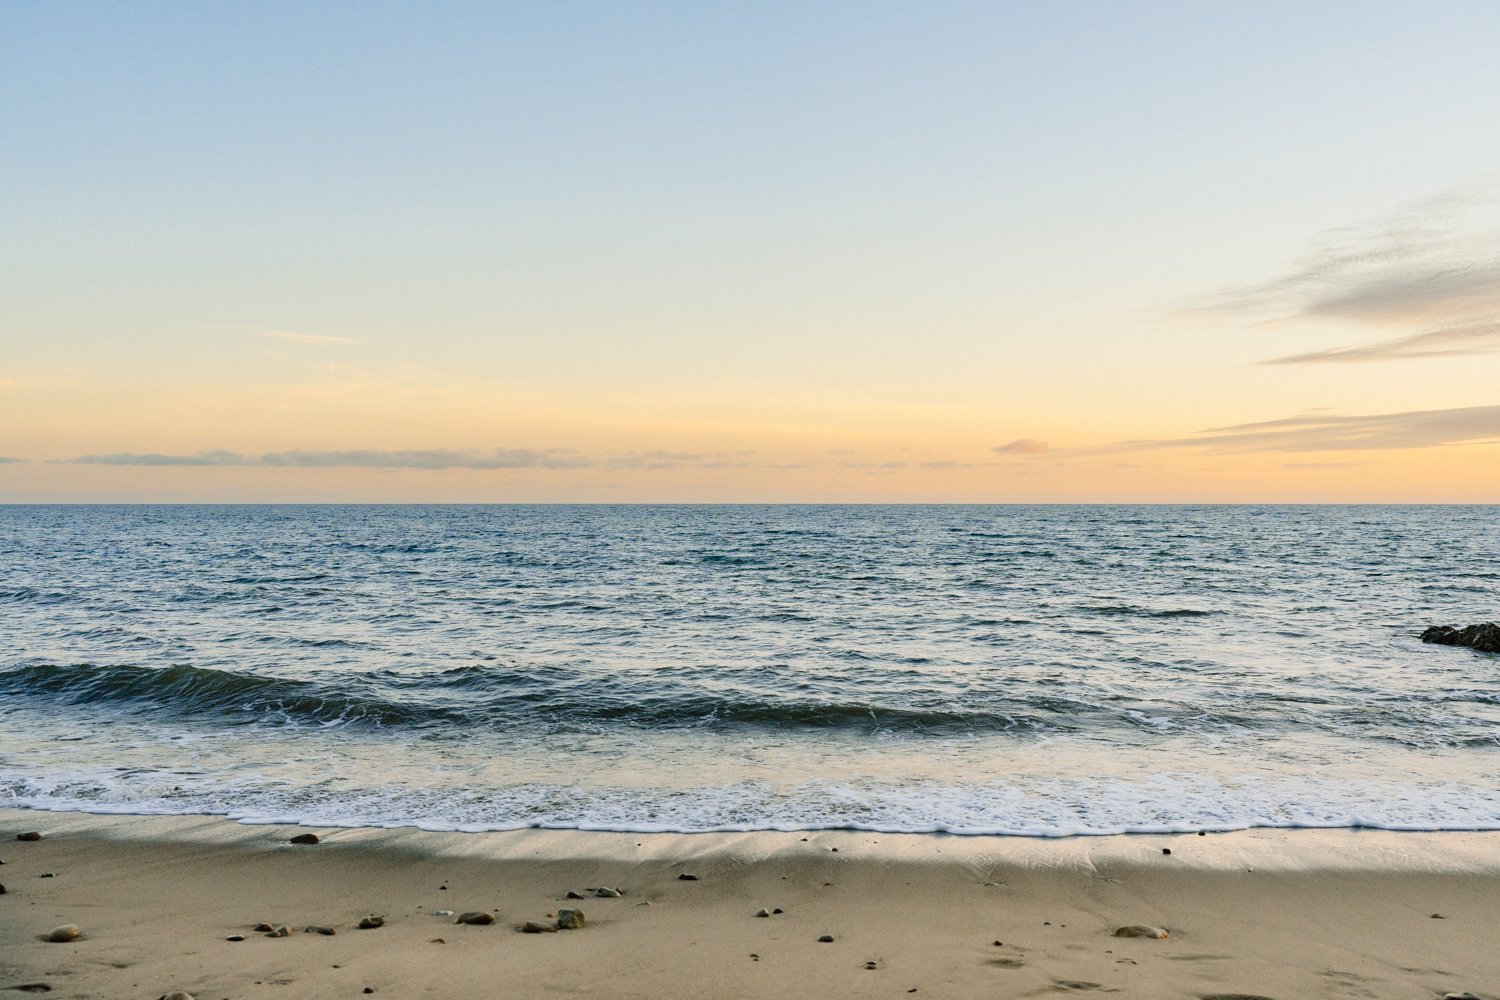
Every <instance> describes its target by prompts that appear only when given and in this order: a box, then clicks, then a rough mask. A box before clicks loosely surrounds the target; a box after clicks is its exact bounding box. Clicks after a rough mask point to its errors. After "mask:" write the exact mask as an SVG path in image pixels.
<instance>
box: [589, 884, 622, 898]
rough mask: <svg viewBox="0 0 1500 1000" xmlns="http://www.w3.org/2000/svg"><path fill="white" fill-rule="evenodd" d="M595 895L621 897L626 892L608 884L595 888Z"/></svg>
mask: <svg viewBox="0 0 1500 1000" xmlns="http://www.w3.org/2000/svg"><path fill="white" fill-rule="evenodd" d="M594 895H595V896H597V897H599V898H600V899H619V898H620V897H621V896H623V895H625V894H624V893H623V892H621V891H620V890H619V889H611V888H609V887H608V886H603V885H601V886H600V887H599V888H597V889H595V890H594Z"/></svg>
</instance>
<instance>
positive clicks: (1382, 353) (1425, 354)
mask: <svg viewBox="0 0 1500 1000" xmlns="http://www.w3.org/2000/svg"><path fill="white" fill-rule="evenodd" d="M1494 351H1500V322H1494V321H1489V320H1486V321H1483V322H1478V323H1469V324H1461V325H1458V326H1452V327H1447V328H1440V329H1436V330H1428V331H1426V332H1424V333H1414V334H1411V335H1410V336H1406V337H1395V338H1392V339H1390V340H1382V341H1378V342H1376V343H1374V344H1365V345H1364V346H1362V347H1335V348H1330V349H1328V350H1324V351H1309V352H1307V353H1306V354H1289V355H1287V356H1286V357H1283V358H1272V359H1271V360H1269V361H1265V362H1262V364H1268V365H1306V364H1318V363H1321V362H1332V361H1394V360H1399V359H1402V358H1441V357H1453V356H1455V355H1461V354H1489V353H1491V352H1494Z"/></svg>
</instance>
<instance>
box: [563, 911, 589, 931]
mask: <svg viewBox="0 0 1500 1000" xmlns="http://www.w3.org/2000/svg"><path fill="white" fill-rule="evenodd" d="M583 925H584V919H583V911H582V910H558V911H557V929H558V930H560V931H577V930H582V929H583Z"/></svg>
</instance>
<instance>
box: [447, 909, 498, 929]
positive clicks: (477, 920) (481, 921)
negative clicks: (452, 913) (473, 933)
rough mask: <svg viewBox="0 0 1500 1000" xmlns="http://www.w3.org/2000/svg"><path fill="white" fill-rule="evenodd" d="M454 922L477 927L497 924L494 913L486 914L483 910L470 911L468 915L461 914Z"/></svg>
mask: <svg viewBox="0 0 1500 1000" xmlns="http://www.w3.org/2000/svg"><path fill="white" fill-rule="evenodd" d="M453 922H454V923H455V924H473V925H474V926H476V927H483V926H485V925H487V924H493V923H494V922H495V915H494V914H493V913H485V912H484V911H483V910H470V911H468V912H467V913H460V914H459V915H458V919H457V920H455V921H453Z"/></svg>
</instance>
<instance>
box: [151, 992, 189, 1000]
mask: <svg viewBox="0 0 1500 1000" xmlns="http://www.w3.org/2000/svg"><path fill="white" fill-rule="evenodd" d="M156 1000H197V998H196V997H194V996H193V995H192V994H191V993H188V992H186V991H184V990H173V991H172V992H171V993H163V994H162V995H161V996H159V997H157V998H156Z"/></svg>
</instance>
